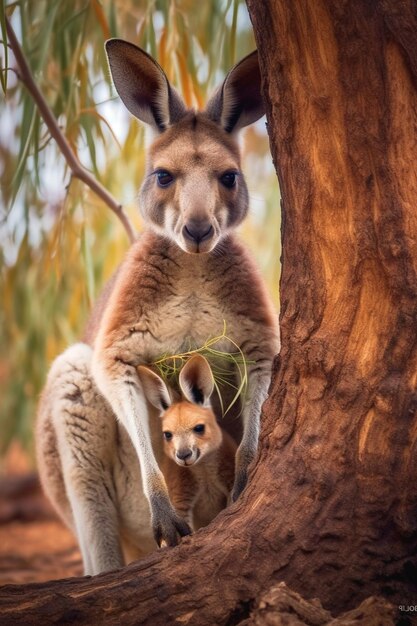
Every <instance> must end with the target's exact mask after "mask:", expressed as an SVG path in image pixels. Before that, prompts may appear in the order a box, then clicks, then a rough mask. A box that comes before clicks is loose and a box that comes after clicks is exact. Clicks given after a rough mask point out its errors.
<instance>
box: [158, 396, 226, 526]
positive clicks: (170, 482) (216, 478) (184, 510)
mask: <svg viewBox="0 0 417 626" xmlns="http://www.w3.org/2000/svg"><path fill="white" fill-rule="evenodd" d="M197 424H204V425H205V432H204V434H203V435H196V434H195V433H193V427H194V426H196V425H197ZM162 429H163V430H164V431H166V430H168V431H170V432H172V433H173V439H174V441H165V442H164V451H165V457H164V459H163V462H162V471H163V473H164V476H165V480H166V482H167V487H168V492H169V497H170V499H171V502H172V504H173V505H174V507H175V510H176V511H177V512H178V513H179V514H180V515H181V517H183V518H184V519H185V520H186V521H187V522H188V524H190V526H191V527H192V528H193V530H198V529H199V528H201V527H202V526H206V525H207V524H209V523H210V522H211V521H212V520H213V519H214V518H215V517H216V515H217V514H218V513H220V511H221V510H222V509H224V508H225V507H226V505H227V503H228V501H229V497H230V492H231V490H232V487H233V483H234V476H235V471H234V470H235V453H236V444H235V442H234V441H233V439H232V438H231V437H230V435H228V434H227V433H226V432H225V431H224V430H222V429H221V428H220V426H219V425H218V424H217V422H216V418H215V415H214V413H213V411H212V410H211V409H209V408H202V407H198V406H196V405H193V404H191V403H190V402H181V403H178V404H174V405H173V406H172V407H170V408H169V409H168V410H167V411H166V412H165V413H164V414H163V416H162ZM181 435H182V439H181ZM184 437H188V441H189V442H190V439H191V443H190V445H197V446H198V449H199V450H200V455H199V457H198V461H197V462H196V463H193V464H192V465H184V466H181V465H178V460H177V461H176V460H175V452H176V450H177V449H178V447H176V446H175V438H177V439H179V440H180V441H183V440H184ZM195 440H197V441H195ZM177 446H178V444H177Z"/></svg>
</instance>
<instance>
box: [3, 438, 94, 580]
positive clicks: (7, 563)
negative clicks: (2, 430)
mask: <svg viewBox="0 0 417 626" xmlns="http://www.w3.org/2000/svg"><path fill="white" fill-rule="evenodd" d="M2 470H3V471H2V472H1V474H0V585H6V584H9V583H28V582H42V581H46V580H52V579H57V578H68V577H70V576H81V575H82V562H81V555H80V553H79V551H78V547H77V543H76V541H75V539H74V536H73V535H72V533H71V532H70V531H69V530H68V529H67V528H66V527H65V526H64V525H63V524H62V522H61V521H60V520H59V519H58V518H57V516H56V515H55V513H54V511H53V510H52V508H51V506H50V505H49V503H48V502H47V500H46V498H45V497H44V496H43V494H42V491H41V488H40V485H39V481H38V478H37V475H36V474H35V473H34V472H30V471H29V465H28V463H27V462H26V459H25V458H24V457H23V456H22V454H21V452H20V451H19V450H17V451H16V450H12V451H11V453H10V454H9V455H8V459H7V461H6V463H5V464H3V467H2Z"/></svg>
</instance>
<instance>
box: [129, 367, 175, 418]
mask: <svg viewBox="0 0 417 626" xmlns="http://www.w3.org/2000/svg"><path fill="white" fill-rule="evenodd" d="M136 371H137V373H138V376H139V380H140V382H141V383H142V386H143V391H144V392H145V396H146V399H147V400H149V402H150V403H151V404H153V406H154V407H156V408H157V409H159V410H160V411H161V413H162V412H163V411H166V409H167V408H168V407H169V406H171V403H172V401H171V396H170V395H169V391H168V387H167V386H166V384H165V381H163V380H162V378H161V377H160V376H158V374H156V373H155V372H154V371H153V370H151V369H150V368H149V367H146V366H145V365H139V366H138V367H137V368H136Z"/></svg>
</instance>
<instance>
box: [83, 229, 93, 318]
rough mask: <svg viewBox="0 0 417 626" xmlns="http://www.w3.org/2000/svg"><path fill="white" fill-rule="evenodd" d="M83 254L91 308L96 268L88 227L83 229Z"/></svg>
mask: <svg viewBox="0 0 417 626" xmlns="http://www.w3.org/2000/svg"><path fill="white" fill-rule="evenodd" d="M81 253H82V257H83V261H84V267H85V271H86V275H87V294H88V302H89V305H90V307H92V305H93V303H94V298H95V287H94V268H93V260H92V257H91V250H90V246H89V245H88V242H87V232H86V227H83V229H82V232H81Z"/></svg>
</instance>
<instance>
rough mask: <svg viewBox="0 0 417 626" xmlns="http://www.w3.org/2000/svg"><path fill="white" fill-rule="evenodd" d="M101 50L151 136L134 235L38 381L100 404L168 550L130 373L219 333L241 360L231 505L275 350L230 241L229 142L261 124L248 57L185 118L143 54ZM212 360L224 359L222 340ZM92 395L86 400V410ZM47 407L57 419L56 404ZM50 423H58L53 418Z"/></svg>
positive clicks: (172, 520) (270, 316)
mask: <svg viewBox="0 0 417 626" xmlns="http://www.w3.org/2000/svg"><path fill="white" fill-rule="evenodd" d="M106 50H107V55H108V59H109V65H110V70H111V74H112V77H113V81H114V84H115V87H116V89H117V92H118V93H119V95H120V97H121V99H122V101H123V102H124V104H125V105H126V107H127V108H128V109H129V111H130V112H131V113H132V114H133V115H134V116H136V117H137V118H138V119H139V120H141V121H142V122H145V123H146V124H148V125H149V126H150V127H151V128H152V129H153V131H154V134H155V135H156V136H155V137H154V140H153V143H152V144H151V145H150V147H149V150H148V154H147V166H146V176H145V180H144V182H143V184H142V187H141V190H140V210H141V214H142V217H143V220H144V223H145V225H146V228H145V231H144V232H143V234H142V235H141V237H140V239H139V240H138V241H137V242H136V243H134V244H133V245H132V247H131V248H130V250H129V252H128V253H127V256H126V258H125V260H124V261H123V263H122V264H121V266H120V268H119V269H118V271H117V273H116V275H115V276H114V278H113V279H112V280H111V281H110V283H109V285H108V286H107V288H106V289H105V291H104V293H103V294H102V296H101V298H100V299H99V301H98V303H97V306H96V308H95V310H94V311H93V314H92V317H91V320H90V322H89V324H88V326H87V331H86V334H85V337H84V341H85V343H86V344H88V345H89V346H90V347H91V350H90V351H88V350H85V349H83V348H82V347H81V348H77V349H74V350H68V351H67V352H66V353H64V355H61V357H59V359H60V368H59V372H60V374H59V376H58V375H57V378H56V383H55V382H54V378H53V376H52V378H51V375H50V377H49V380H48V391H47V392H46V393H47V394H56V395H59V388H61V389H64V387H65V385H64V384H63V377H64V379H65V376H67V377H68V381H67V382H68V383H70V384H71V376H73V375H74V373H77V372H78V373H79V374H80V376H78V378H77V380H78V381H79V380H80V379H81V380H84V381H85V383H86V386H87V387H88V388H89V389H90V388H91V387H92V386H93V387H94V388H95V389H96V390H97V393H98V394H99V395H100V396H101V397H102V398H103V399H102V400H100V401H101V402H104V403H105V404H106V406H107V405H110V407H111V410H112V412H113V413H114V414H115V416H116V417H117V418H118V420H119V421H120V422H121V423H122V424H123V426H124V428H125V429H126V431H127V433H128V435H129V437H130V439H131V441H132V443H133V446H134V449H135V452H136V454H137V457H138V459H139V463H140V469H141V476H142V481H143V490H144V493H145V495H146V497H147V499H148V502H149V506H150V511H151V519H152V526H153V533H154V537H155V539H156V541H157V543H158V545H160V544H161V543H162V542H165V543H167V544H168V545H175V544H176V543H177V541H178V535H180V536H183V535H185V534H187V533H188V532H190V529H189V527H188V525H187V524H186V522H185V521H184V520H183V519H181V518H180V517H179V516H178V514H177V513H176V511H175V510H174V508H173V506H172V504H171V502H170V499H169V496H168V491H167V487H166V483H165V480H164V477H163V475H162V473H161V470H160V468H159V466H158V463H157V460H156V458H155V454H154V451H153V448H152V441H151V432H150V427H149V422H148V405H147V402H146V398H145V395H144V390H143V386H142V384H141V381H140V379H139V377H138V374H137V367H138V366H139V365H141V364H147V363H152V362H153V361H155V360H156V359H157V358H158V357H160V356H161V355H163V354H177V353H179V352H183V351H185V350H189V349H190V346H195V347H199V346H201V345H203V344H204V342H205V341H206V340H207V339H208V338H210V337H215V336H218V335H220V334H221V333H222V330H223V326H224V323H225V324H226V328H227V335H228V337H230V338H231V339H233V341H234V342H235V343H236V344H237V345H238V346H239V347H240V349H241V350H242V351H243V353H244V355H245V357H246V359H247V361H248V390H247V394H246V396H245V400H244V406H243V410H242V420H243V435H242V439H241V441H240V444H239V447H238V451H237V455H236V473H235V476H236V477H235V483H234V487H233V491H232V499H233V500H236V499H237V497H238V496H239V494H240V493H241V491H242V490H243V488H244V487H245V484H246V482H247V470H248V466H249V464H250V462H251V461H252V459H253V458H254V455H255V453H256V449H257V443H258V433H259V418H260V411H261V406H262V403H263V401H264V399H265V397H266V395H267V390H268V385H269V381H270V376H271V363H272V359H273V357H274V355H275V354H276V353H277V351H278V349H279V338H278V337H279V335H278V324H277V315H276V313H275V311H274V309H273V306H272V304H271V301H270V299H269V296H268V294H267V291H266V288H265V286H264V283H263V282H262V279H261V277H260V275H259V273H258V271H257V269H256V267H255V265H254V263H253V261H252V260H251V258H250V256H249V255H248V253H247V252H246V250H245V248H244V247H243V245H242V244H241V243H240V242H239V241H238V239H237V238H236V236H235V235H234V232H233V231H234V229H235V228H236V226H238V225H239V224H240V223H241V222H242V220H243V219H244V217H245V215H246V213H247V211H248V191H247V187H246V183H245V180H244V177H243V174H242V172H241V167H240V150H239V145H238V142H237V131H239V129H241V128H242V127H244V126H246V125H248V124H251V123H252V122H255V121H256V120H257V119H259V118H260V117H261V116H262V115H263V113H264V108H263V103H262V98H261V95H260V73H259V67H258V58H257V53H256V52H254V53H252V54H250V55H249V56H247V57H246V58H244V59H243V60H242V61H241V62H240V63H238V64H237V65H236V66H235V67H234V68H233V69H232V70H231V71H230V72H229V74H228V75H227V76H226V79H225V80H224V82H223V84H222V85H221V86H220V87H219V88H218V89H217V91H216V92H215V93H214V95H213V96H212V98H211V99H210V100H209V101H208V103H207V106H206V109H205V110H204V111H201V112H195V111H194V110H189V109H187V108H186V106H185V104H184V103H183V101H182V100H181V98H180V96H179V95H178V93H177V92H176V91H175V89H174V88H173V87H172V86H171V85H170V83H169V81H168V79H167V77H166V75H165V74H164V72H163V70H162V69H161V67H160V66H159V65H158V64H157V63H156V62H155V61H154V60H153V59H152V58H151V57H150V56H149V55H148V54H147V53H146V52H144V51H143V50H141V49H140V48H138V47H136V46H135V45H133V44H131V43H128V42H126V41H123V40H120V39H111V40H109V41H108V42H107V43H106ZM219 349H223V350H225V351H228V350H231V351H234V350H235V349H236V348H235V347H233V346H232V345H231V343H230V342H229V341H227V340H226V339H225V340H224V342H223V345H220V346H219ZM78 353H80V354H82V356H81V357H80V362H78V359H77V354H78ZM89 354H91V357H90V356H88V355H89ZM63 358H64V361H65V363H63V361H62V359H63ZM57 371H58V370H57ZM63 372H64V373H63ZM65 372H67V373H66V374H65ZM87 379H88V380H87ZM64 382H65V381H64ZM77 385H78V387H79V385H80V383H79V382H78V383H77ZM77 385H75V386H74V391H73V393H72V394H71V393H68V392H66V394H65V411H69V412H71V403H72V405H73V421H72V424H73V433H74V436H82V429H83V428H86V427H87V426H88V425H87V424H86V421H85V420H87V421H88V411H87V412H86V410H85V407H84V408H83V410H81V411H78V410H77V403H79V402H80V393H79V388H78V390H77ZM59 386H60V387H59ZM97 393H96V392H92V393H91V398H92V400H91V401H92V402H95V401H96V400H94V398H97ZM49 406H50V407H53V406H54V405H53V403H52V405H51V403H49ZM55 406H56V408H55V409H54V410H55V411H59V410H60V409H59V407H60V406H63V404H62V403H61V404H60V402H57V403H56V405H55ZM51 410H52V409H51ZM91 414H92V415H94V411H92V413H91ZM77 415H79V416H80V418H79V421H78V422H77V419H78V418H77ZM52 419H54V422H55V423H58V421H59V420H58V418H57V416H53V417H52ZM77 428H79V431H77ZM77 432H78V434H77ZM58 443H59V442H58ZM92 454H93V455H94V451H92ZM84 461H85V460H84V459H82V458H79V459H77V460H76V461H74V463H75V465H76V464H77V463H83V462H84ZM100 497H103V498H109V499H112V498H113V492H112V490H111V489H110V488H109V489H107V490H106V492H105V493H103V494H102V495H100ZM72 498H73V500H74V502H71V505H72V508H73V512H74V516H75V518H77V515H78V516H79V521H78V522H77V520H76V526H77V527H79V526H82V515H83V514H84V513H83V511H84V512H85V507H84V504H83V503H81V502H79V499H77V498H78V496H77V495H76V494H75V495H73V496H72ZM86 506H87V505H86ZM114 506H115V516H114V520H117V511H116V503H115V504H114ZM83 507H84V508H83ZM114 523H116V522H114Z"/></svg>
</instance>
